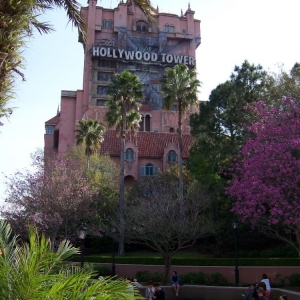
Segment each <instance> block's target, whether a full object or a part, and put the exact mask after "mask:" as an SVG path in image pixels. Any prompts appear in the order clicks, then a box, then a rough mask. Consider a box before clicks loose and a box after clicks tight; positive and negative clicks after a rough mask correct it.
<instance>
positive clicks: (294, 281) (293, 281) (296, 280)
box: [288, 273, 300, 286]
mask: <svg viewBox="0 0 300 300" xmlns="http://www.w3.org/2000/svg"><path fill="white" fill-rule="evenodd" d="M288 280H289V282H290V285H291V286H300V274H299V273H294V274H292V275H290V276H288Z"/></svg>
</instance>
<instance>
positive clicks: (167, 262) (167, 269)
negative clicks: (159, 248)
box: [162, 254, 172, 284]
mask: <svg viewBox="0 0 300 300" xmlns="http://www.w3.org/2000/svg"><path fill="white" fill-rule="evenodd" d="M164 259H165V273H164V277H163V281H162V283H163V284H167V283H168V281H169V272H170V269H171V263H172V258H171V256H170V255H169V254H165V255H164Z"/></svg>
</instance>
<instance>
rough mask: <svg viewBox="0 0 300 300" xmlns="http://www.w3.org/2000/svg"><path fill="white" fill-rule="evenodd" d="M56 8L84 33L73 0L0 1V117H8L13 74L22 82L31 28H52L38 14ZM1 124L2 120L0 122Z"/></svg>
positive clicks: (43, 30)
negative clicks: (22, 70) (24, 55)
mask: <svg viewBox="0 0 300 300" xmlns="http://www.w3.org/2000/svg"><path fill="white" fill-rule="evenodd" d="M55 7H59V8H63V9H64V10H65V11H66V12H67V15H68V18H69V21H70V22H71V23H72V24H73V25H75V26H76V27H78V29H79V32H80V33H81V34H82V35H83V36H85V22H84V20H83V18H82V17H81V15H80V4H79V3H78V2H77V1H76V0H64V1H62V0H21V1H20V0H9V1H0V119H1V117H4V116H6V117H9V115H10V114H11V113H12V108H9V107H8V106H7V103H8V101H9V100H10V99H11V98H13V97H14V93H13V85H14V83H15V79H16V77H18V76H20V77H21V79H22V80H23V81H24V80H25V76H24V74H23V73H22V72H21V69H22V68H23V66H24V59H23V57H22V51H24V47H25V46H26V42H27V40H28V38H30V37H31V36H32V35H33V32H34V29H37V30H38V32H39V33H49V32H51V31H52V30H53V28H52V26H51V25H50V24H49V23H47V22H40V21H39V16H40V15H41V14H45V12H46V11H47V10H50V9H53V8H55ZM0 124H2V123H0Z"/></svg>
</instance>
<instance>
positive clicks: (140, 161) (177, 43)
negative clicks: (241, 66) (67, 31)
mask: <svg viewBox="0 0 300 300" xmlns="http://www.w3.org/2000/svg"><path fill="white" fill-rule="evenodd" d="M81 13H82V15H83V17H84V18H85V20H86V23H87V25H88V28H87V39H86V43H84V42H83V40H82V38H81V37H79V41H80V42H81V43H83V46H84V72H83V89H82V90H77V91H62V92H61V109H60V112H59V113H58V114H57V116H55V117H54V118H52V119H50V120H49V121H47V122H46V134H45V154H48V153H52V152H53V151H56V152H59V153H61V152H63V151H65V150H67V149H69V148H70V147H72V146H73V145H74V144H75V128H76V123H77V122H78V121H79V120H81V119H84V118H93V119H98V120H99V122H100V123H103V124H105V123H104V116H105V113H106V110H107V109H106V101H107V100H108V98H109V95H107V87H108V86H109V82H110V79H111V77H112V76H113V75H114V73H116V72H117V73H120V72H122V71H124V70H125V69H127V70H129V71H130V72H132V73H135V74H136V75H137V76H138V77H139V79H140V80H141V82H142V84H143V87H144V97H143V99H141V102H142V106H141V108H140V113H141V124H140V132H139V133H138V134H137V135H136V136H131V135H128V140H127V143H126V147H125V148H126V152H125V158H126V162H127V164H126V166H125V171H126V174H125V180H126V181H125V182H126V183H127V184H130V183H131V182H132V181H134V180H139V179H140V178H141V177H143V176H153V175H155V174H156V173H157V172H158V170H161V171H165V170H167V169H168V168H169V167H170V166H171V165H172V164H174V163H176V161H177V156H178V152H179V150H178V140H177V134H176V130H177V112H176V108H174V111H165V110H163V109H162V105H163V97H162V94H161V93H160V88H161V86H160V79H161V78H162V76H163V74H164V69H165V68H166V67H173V66H174V65H175V64H178V63H184V64H186V65H187V66H188V67H189V68H195V67H196V60H195V57H196V53H195V52H196V49H197V47H198V46H199V45H200V42H201V36H200V21H199V20H196V19H194V14H195V12H194V11H192V10H191V8H190V5H188V9H187V10H186V12H185V13H184V14H183V13H181V15H180V16H178V15H175V14H170V13H160V12H159V9H158V8H157V9H156V11H155V12H154V13H155V18H156V23H155V24H153V23H149V21H148V20H147V18H146V17H145V15H144V14H143V13H142V12H141V10H140V9H139V8H138V7H136V6H135V5H133V4H132V2H131V1H127V2H126V3H124V2H123V1H121V2H120V3H119V5H118V7H116V8H114V9H107V8H103V7H100V6H97V0H89V1H88V6H87V7H83V8H82V9H81ZM194 111H195V108H192V109H191V111H190V112H188V113H187V114H186V115H185V119H184V122H183V124H184V125H183V132H184V136H183V142H184V155H183V156H184V157H183V158H186V157H187V155H188V148H189V146H190V145H191V143H192V137H191V135H190V134H189V132H190V128H189V115H190V113H191V112H194ZM119 147H120V146H119V143H118V138H117V137H116V134H115V132H114V131H113V130H108V131H107V133H106V136H105V140H104V142H103V144H102V146H101V152H102V153H105V154H109V155H110V156H111V157H112V159H113V160H114V161H115V162H116V163H118V161H119V158H120V154H119V153H120V148H119Z"/></svg>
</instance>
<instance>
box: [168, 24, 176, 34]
mask: <svg viewBox="0 0 300 300" xmlns="http://www.w3.org/2000/svg"><path fill="white" fill-rule="evenodd" d="M169 32H170V33H174V32H175V26H174V25H173V24H171V25H170V26H169Z"/></svg>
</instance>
